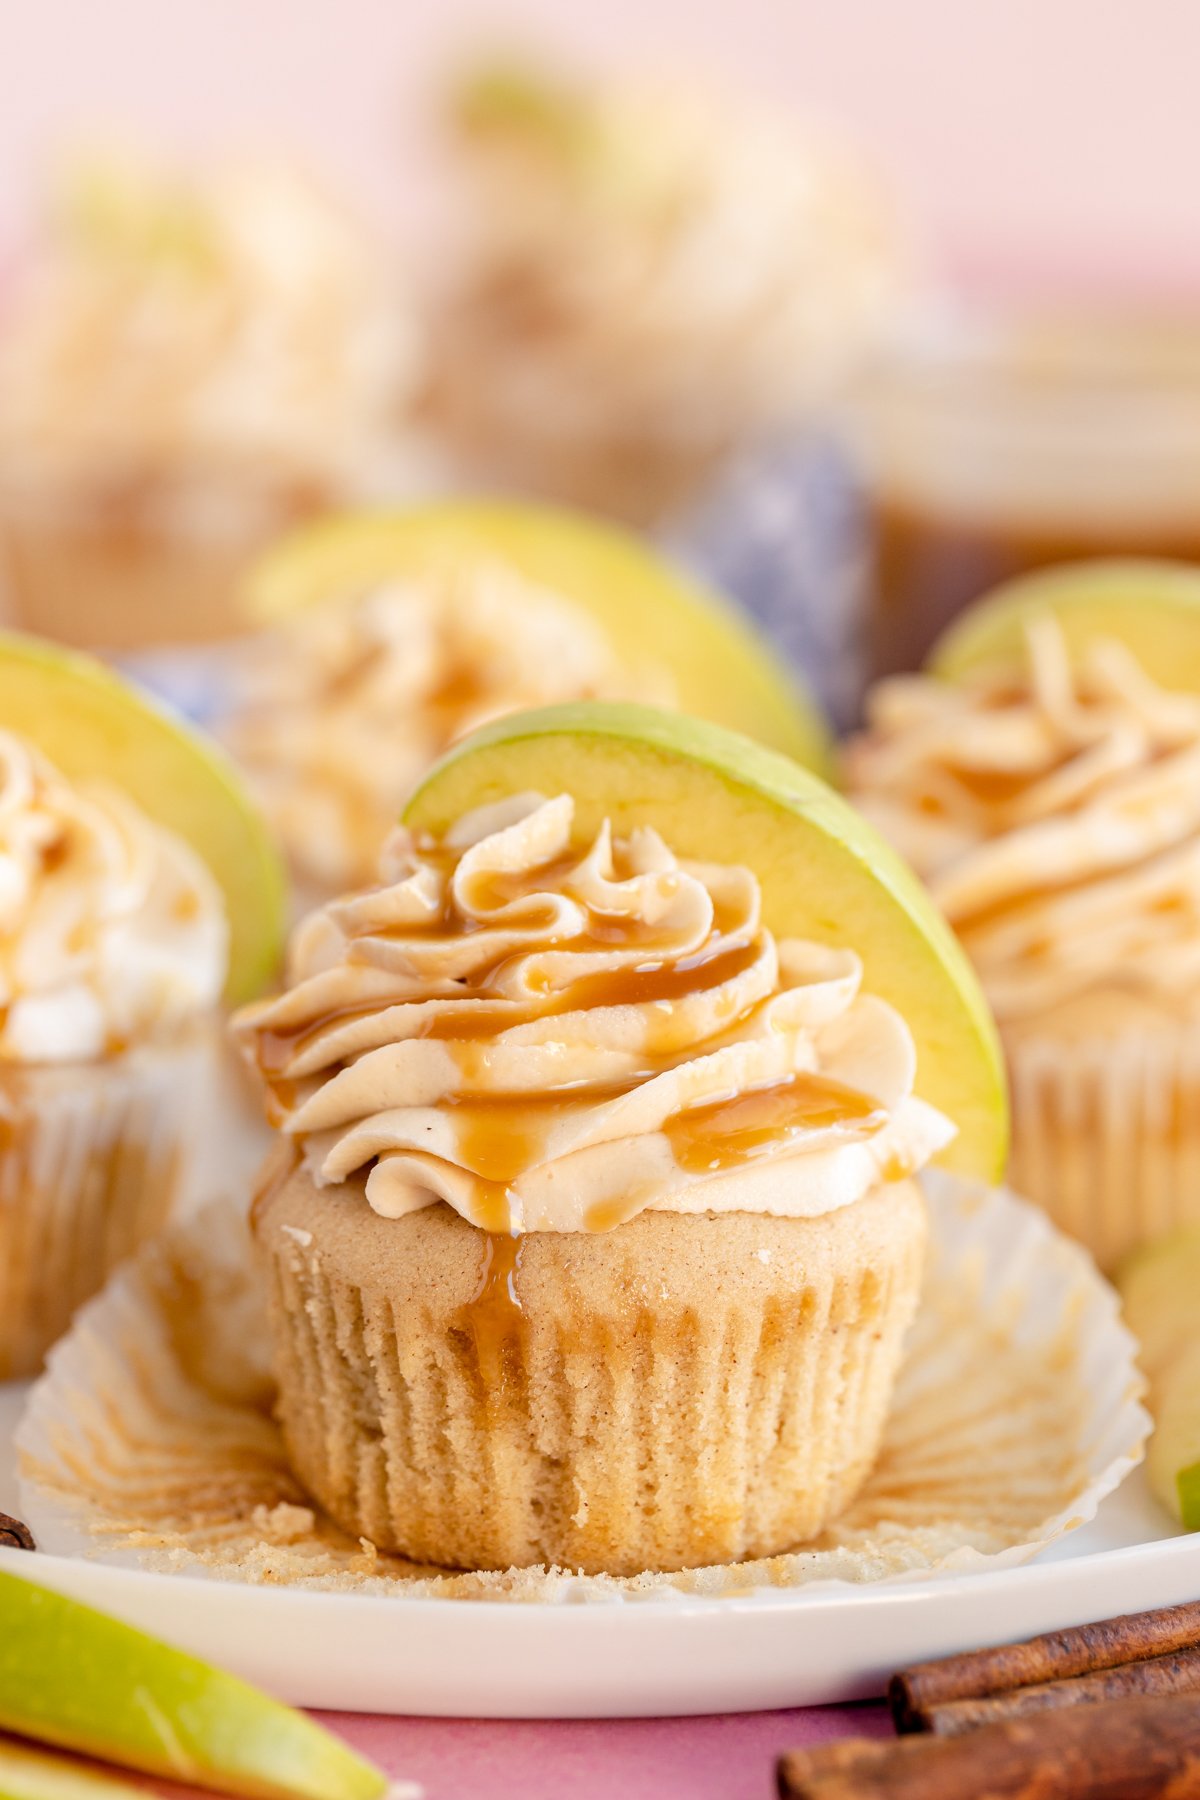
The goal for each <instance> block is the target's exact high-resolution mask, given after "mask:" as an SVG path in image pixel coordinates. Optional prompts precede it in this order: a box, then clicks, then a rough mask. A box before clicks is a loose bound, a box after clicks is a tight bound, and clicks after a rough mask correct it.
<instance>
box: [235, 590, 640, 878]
mask: <svg viewBox="0 0 1200 1800" xmlns="http://www.w3.org/2000/svg"><path fill="white" fill-rule="evenodd" d="M236 687H237V692H236V696H235V700H234V705H233V707H232V709H231V711H230V713H229V714H228V716H227V718H226V719H225V721H224V722H223V724H222V726H221V727H220V732H221V735H222V736H223V738H224V739H225V742H226V743H227V745H228V746H229V748H230V750H231V751H232V752H233V754H234V756H235V758H236V759H237V761H238V762H239V763H240V765H241V767H242V768H243V770H244V771H245V773H246V775H247V776H248V778H249V780H250V782H251V784H252V786H253V788H254V790H255V792H256V794H257V797H258V799H259V801H260V804H261V805H262V807H263V810H264V812H265V813H266V816H267V818H268V819H269V821H270V823H271V824H272V826H273V828H274V830H275V833H276V836H277V838H278V840H279V842H280V843H281V844H282V846H283V848H284V850H285V851H286V853H287V856H288V859H289V861H290V862H291V864H292V867H293V869H294V870H295V872H296V874H297V876H298V878H299V879H300V880H301V881H302V882H303V883H304V884H305V886H306V887H307V888H309V889H310V890H311V891H312V892H314V893H319V894H324V895H327V894H332V893H340V892H344V891H345V890H347V889H349V888H352V887H357V886H362V885H365V884H367V883H369V882H371V881H372V880H374V879H375V877H376V873H377V866H378V858H379V846H380V844H381V843H382V842H383V840H384V838H385V837H386V835H387V832H388V830H389V828H390V826H391V824H392V822H393V821H394V819H395V818H396V816H397V814H398V813H399V811H400V809H401V806H402V804H403V802H404V800H405V798H406V797H407V795H408V792H409V790H410V789H411V787H412V785H413V783H414V781H415V780H416V779H417V778H418V777H419V776H420V775H422V774H423V773H424V772H425V771H426V770H427V769H428V768H429V767H430V766H431V765H432V764H433V763H434V762H435V761H436V760H437V758H438V757H439V756H440V755H441V754H442V753H443V752H444V751H445V750H446V749H448V748H449V747H450V745H451V744H452V743H454V742H456V741H457V740H458V739H459V738H461V737H462V736H463V735H464V734H466V733H467V732H469V731H472V730H474V728H475V727H476V726H478V725H481V724H483V723H485V722H486V721H487V720H489V719H492V718H494V717H497V716H498V715H500V714H503V713H510V712H515V711H518V710H520V709H523V708H526V707H533V706H541V705H544V704H546V703H548V702H551V701H562V700H581V699H593V698H613V699H616V698H620V699H626V700H643V701H652V702H656V703H659V704H663V705H670V704H673V703H674V702H675V700H676V693H675V684H674V682H673V680H672V678H671V675H670V673H669V671H668V670H667V669H666V668H659V667H657V666H654V667H651V666H649V665H647V666H645V667H642V668H632V667H629V666H626V663H625V662H624V661H623V659H621V658H620V657H619V656H618V654H617V651H616V649H615V646H614V645H613V643H612V642H611V641H610V640H609V638H608V636H607V635H606V633H605V632H604V631H603V630H602V628H601V626H600V625H599V623H598V622H597V621H596V620H594V619H593V618H592V617H591V616H590V615H589V614H588V613H587V612H585V611H584V610H583V608H582V607H580V606H578V605H576V604H575V603H574V602H573V601H572V600H571V599H570V598H569V597H567V596H564V595H561V594H559V593H558V592H556V591H553V590H552V589H550V588H549V587H546V586H544V585H542V584H540V583H536V582H534V581H531V580H529V579H527V578H526V577H525V576H523V575H522V574H521V573H520V572H519V571H518V570H517V569H515V568H514V567H512V566H511V565H510V564H508V563H506V562H504V561H503V560H502V559H500V558H499V557H492V558H488V557H474V558H471V559H469V560H464V559H462V558H456V557H450V556H447V557H446V558H445V559H443V560H442V561H440V562H437V561H435V562H432V563H431V564H430V565H429V566H428V567H427V568H426V569H425V570H423V571H422V572H421V573H420V574H415V573H414V574H412V575H409V576H406V577H404V578H396V579H392V580H388V581H384V582H378V583H373V584H370V585H368V586H367V587H366V588H365V589H364V590H363V591H361V592H359V593H353V594H350V595H348V596H346V597H344V598H332V599H330V600H328V601H326V602H325V603H324V604H322V605H319V606H316V607H314V608H312V609H311V610H310V611H307V612H304V613H301V614H299V615H298V616H296V617H295V618H293V619H291V620H289V621H288V622H286V623H285V624H284V625H281V626H280V627H278V628H277V629H275V630H273V631H271V632H269V633H266V634H264V635H263V636H262V638H260V639H259V640H257V642H255V643H253V644H252V645H250V646H249V648H248V649H247V651H246V652H245V654H244V656H243V661H242V666H241V669H240V673H239V675H238V677H237V682H236Z"/></svg>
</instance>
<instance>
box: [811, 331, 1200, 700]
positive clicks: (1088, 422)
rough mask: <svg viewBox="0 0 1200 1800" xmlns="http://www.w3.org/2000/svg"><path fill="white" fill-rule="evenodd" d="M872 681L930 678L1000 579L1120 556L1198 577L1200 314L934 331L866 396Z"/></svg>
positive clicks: (868, 379)
mask: <svg viewBox="0 0 1200 1800" xmlns="http://www.w3.org/2000/svg"><path fill="white" fill-rule="evenodd" d="M847 434H848V438H849V441H850V444H851V447H852V451H853V455H854V457H855V460H856V462H857V464H858V467H859V470H860V473H861V475H862V479H863V482H864V488H865V494H866V501H867V506H866V512H867V524H868V528H869V544H870V559H869V568H870V574H869V586H870V593H869V596H868V598H867V603H866V605H865V607H864V613H865V619H866V640H867V641H866V645H865V650H866V657H865V662H866V670H865V672H866V674H867V675H869V676H870V677H872V678H873V677H876V676H879V675H883V674H890V673H893V672H895V671H896V670H901V669H913V668H916V667H918V666H919V665H920V663H921V662H922V660H923V659H924V657H925V654H926V652H927V651H928V649H929V647H930V645H931V644H932V643H933V640H934V639H935V638H936V637H937V635H938V634H939V632H940V631H941V630H942V629H943V627H944V626H945V625H946V624H948V623H949V621H950V620H951V619H952V618H953V617H954V615H955V614H956V613H958V612H959V611H960V610H961V609H962V608H963V607H964V606H966V605H968V604H969V603H970V602H971V601H972V600H974V599H976V598H977V597H978V596H979V595H980V594H982V593H984V592H986V591H987V590H988V589H989V588H991V587H993V586H995V584H996V583H997V582H999V581H1003V580H1006V579H1007V578H1008V577H1010V576H1013V575H1018V574H1021V573H1024V572H1025V571H1027V570H1029V569H1035V568H1040V567H1044V566H1046V565H1048V564H1051V563H1056V562H1069V561H1075V560H1077V559H1079V558H1084V557H1094V556H1110V555H1118V554H1119V555H1139V556H1167V557H1176V558H1182V559H1184V560H1186V561H1194V562H1200V304H1198V305H1197V307H1196V310H1195V313H1194V315H1192V316H1190V317H1189V316H1187V315H1185V314H1182V313H1175V314H1172V315H1170V316H1146V315H1144V314H1139V315H1136V316H1134V315H1129V314H1114V315H1111V316H1096V315H1080V314H1077V313H1075V314H1072V313H1065V312H1055V313H1049V312H1039V313H1028V314H1024V315H1010V316H1007V317H1004V318H992V319H980V318H970V317H963V316H947V317H942V318H939V319H927V320H925V321H924V322H923V323H922V325H921V326H920V327H919V328H916V329H913V330H911V331H910V332H909V333H908V334H907V335H906V336H905V337H904V338H903V340H901V341H899V342H897V343H895V344H893V346H892V347H891V349H890V350H889V352H888V354H887V356H886V357H884V358H881V359H880V360H879V361H878V362H877V363H876V365H875V367H874V368H873V369H872V370H871V371H870V372H869V374H868V375H867V376H865V377H864V379H863V380H862V381H861V382H860V383H859V385H858V388H857V391H856V392H855V394H854V395H853V396H852V397H851V400H850V402H849V405H848V408H847Z"/></svg>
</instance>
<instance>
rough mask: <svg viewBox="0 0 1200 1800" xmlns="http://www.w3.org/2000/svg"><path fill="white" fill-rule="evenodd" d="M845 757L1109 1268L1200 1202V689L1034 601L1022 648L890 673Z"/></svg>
mask: <svg viewBox="0 0 1200 1800" xmlns="http://www.w3.org/2000/svg"><path fill="white" fill-rule="evenodd" d="M1144 630H1145V633H1146V637H1147V641H1149V638H1150V637H1151V636H1152V635H1153V632H1154V621H1153V616H1152V613H1148V614H1147V615H1146V619H1145V622H1144ZM845 772H846V777H847V782H848V786H849V789H850V792H851V794H852V796H853V798H854V799H855V800H856V802H857V803H858V805H859V806H860V807H861V808H862V810H863V811H864V812H865V813H866V814H867V815H868V816H869V817H870V818H871V819H872V820H873V821H874V822H875V824H876V825H878V826H879V828H880V829H881V831H882V832H883V833H884V835H885V836H887V837H889V838H890V839H891V840H892V842H893V843H894V844H895V845H896V847H897V848H898V849H899V850H900V851H901V852H902V853H903V854H904V855H905V856H906V857H907V858H908V860H909V861H910V862H911V863H912V864H913V865H914V867H915V868H916V869H917V870H918V871H919V872H920V873H921V874H922V875H923V876H924V878H925V879H926V881H927V883H928V886H929V889H930V891H931V893H932V895H933V897H934V899H935V900H936V901H937V902H938V903H939V905H940V906H941V907H942V909H943V911H944V912H945V914H946V916H947V918H948V919H949V921H950V923H951V924H952V925H953V926H954V928H955V930H956V931H957V933H958V935H959V937H960V939H961V941H962V943H963V945H964V947H965V948H966V950H967V952H968V954H969V955H970V957H971V960H972V962H973V963H974V965H975V968H976V970H977V972H978V974H979V976H980V978H981V981H982V983H983V987H984V990H985V992H986V993H987V996H988V998H989V1000H990V1002H991V1005H992V1007H993V1010H994V1012H995V1015H996V1018H997V1021H998V1023H999V1026H1000V1030H1001V1035H1002V1038H1003V1040H1004V1045H1005V1049H1006V1052H1007V1056H1008V1062H1009V1071H1010V1081H1011V1090H1012V1101H1013V1110H1014V1143H1013V1159H1012V1164H1011V1168H1010V1179H1011V1181H1012V1183H1013V1185H1014V1186H1015V1187H1016V1188H1017V1189H1018V1190H1019V1191H1021V1192H1023V1193H1026V1194H1029V1195H1030V1196H1031V1197H1032V1198H1034V1199H1036V1200H1038V1201H1040V1202H1041V1203H1042V1204H1043V1205H1044V1206H1045V1207H1046V1208H1047V1209H1048V1210H1049V1211H1050V1212H1051V1213H1052V1215H1053V1216H1054V1217H1055V1219H1056V1220H1057V1221H1058V1222H1059V1223H1060V1224H1062V1225H1063V1226H1064V1227H1065V1228H1066V1229H1067V1230H1069V1231H1071V1232H1073V1233H1074V1234H1075V1235H1076V1236H1077V1237H1079V1238H1081V1239H1082V1240H1083V1241H1084V1242H1085V1243H1086V1244H1087V1245H1088V1246H1089V1248H1090V1249H1092V1251H1093V1252H1094V1253H1095V1254H1096V1256H1097V1257H1098V1259H1099V1260H1100V1261H1101V1263H1102V1264H1103V1265H1105V1266H1112V1265H1113V1264H1114V1263H1115V1262H1116V1261H1117V1260H1118V1258H1119V1257H1120V1256H1122V1255H1123V1254H1124V1253H1125V1252H1126V1251H1127V1250H1128V1249H1130V1248H1131V1247H1132V1246H1133V1245H1134V1244H1136V1243H1138V1242H1139V1241H1141V1240H1142V1239H1144V1238H1149V1237H1154V1236H1157V1235H1159V1234H1160V1233H1161V1232H1163V1231H1165V1230H1167V1229H1168V1228H1170V1227H1172V1226H1174V1225H1178V1224H1181V1223H1184V1222H1185V1221H1192V1222H1195V1221H1197V1220H1200V698H1197V696H1196V695H1195V694H1194V693H1186V692H1177V691H1169V690H1168V689H1167V688H1165V687H1163V686H1160V685H1159V682H1158V680H1157V679H1155V678H1154V676H1152V675H1151V674H1150V673H1149V672H1148V670H1147V668H1146V667H1145V666H1144V664H1143V662H1142V661H1141V660H1139V657H1138V655H1137V653H1136V652H1135V650H1134V649H1133V648H1132V647H1131V645H1130V643H1129V642H1127V641H1121V640H1120V639H1119V638H1118V637H1117V636H1115V635H1113V636H1109V635H1106V634H1105V632H1104V630H1103V629H1102V628H1098V629H1097V630H1096V631H1095V632H1094V633H1093V634H1086V633H1080V632H1078V631H1076V632H1074V633H1073V634H1072V641H1071V642H1069V641H1068V636H1067V632H1066V630H1065V628H1064V624H1063V622H1062V620H1060V619H1057V618H1056V617H1055V616H1054V615H1053V613H1052V612H1051V611H1050V610H1048V609H1047V610H1043V611H1041V612H1040V613H1037V612H1031V617H1030V619H1029V621H1028V623H1027V624H1026V625H1025V626H1024V629H1023V634H1022V643H1021V647H1020V649H1019V653H1018V655H1017V656H1016V658H1015V660H1014V659H1011V658H1010V659H1007V660H1005V661H1003V662H1002V663H1001V664H1000V665H999V666H996V667H993V668H982V669H980V670H979V671H978V672H976V673H973V674H966V675H964V676H963V677H962V678H961V679H960V680H957V681H955V682H954V683H953V684H951V683H950V682H949V681H947V680H944V679H941V678H936V677H934V676H932V675H917V676H900V677H895V678H892V679H890V680H888V681H884V682H881V683H880V684H879V685H878V686H877V687H876V688H875V689H874V691H873V692H872V694H871V695H870V696H869V700H868V723H867V729H866V731H865V732H864V733H863V734H862V735H861V736H860V737H859V738H857V739H856V740H855V741H853V742H852V743H851V744H850V746H849V748H848V751H847V753H846V758H845Z"/></svg>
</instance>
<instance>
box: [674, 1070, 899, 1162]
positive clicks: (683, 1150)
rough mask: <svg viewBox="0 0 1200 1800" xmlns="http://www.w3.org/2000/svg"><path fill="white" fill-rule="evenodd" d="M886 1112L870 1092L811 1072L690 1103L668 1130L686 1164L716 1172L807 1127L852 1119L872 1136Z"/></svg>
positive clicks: (863, 1132)
mask: <svg viewBox="0 0 1200 1800" xmlns="http://www.w3.org/2000/svg"><path fill="white" fill-rule="evenodd" d="M883 1118H884V1114H883V1112H882V1110H881V1109H880V1108H879V1107H877V1106H876V1104H875V1102H874V1101H873V1100H871V1099H869V1098H868V1097H867V1096H866V1095H865V1094H860V1093H857V1092H856V1091H855V1090H854V1089H853V1088H848V1087H844V1086H843V1085H842V1083H841V1082H839V1081H830V1080H829V1079H828V1078H827V1077H826V1076H824V1075H813V1074H809V1073H807V1072H805V1073H802V1074H798V1075H789V1076H788V1077H787V1078H786V1079H785V1080H783V1081H779V1082H775V1083H773V1084H772V1086H770V1087H762V1088H753V1089H751V1090H750V1091H749V1092H748V1093H745V1094H737V1095H735V1096H734V1098H733V1099H731V1100H717V1101H714V1102H713V1103H712V1104H711V1105H709V1106H694V1107H690V1108H689V1109H688V1111H686V1112H681V1113H676V1115H675V1117H674V1118H673V1119H668V1120H667V1123H666V1125H665V1126H664V1127H663V1130H664V1132H665V1134H666V1136H667V1138H668V1140H669V1141H670V1145H671V1149H672V1151H673V1152H674V1156H675V1160H676V1162H677V1163H678V1164H679V1166H680V1168H681V1169H686V1170H687V1172H688V1173H689V1174H690V1175H713V1174H716V1173H718V1172H719V1171H721V1170H724V1169H736V1168H741V1167H742V1166H743V1165H744V1164H746V1163H750V1162H753V1161H754V1159H755V1158H756V1157H758V1156H761V1155H763V1153H764V1152H765V1151H767V1150H769V1149H771V1148H772V1146H773V1145H775V1144H778V1143H780V1142H783V1143H786V1142H787V1141H788V1140H789V1139H790V1138H793V1137H798V1136H799V1135H800V1133H801V1132H804V1131H822V1130H828V1129H829V1128H830V1127H832V1126H838V1125H846V1126H849V1127H850V1128H851V1129H852V1130H853V1131H854V1132H855V1133H856V1135H860V1136H863V1137H866V1136H868V1135H869V1134H870V1132H872V1131H874V1130H875V1129H877V1127H878V1126H879V1125H880V1124H882V1122H883Z"/></svg>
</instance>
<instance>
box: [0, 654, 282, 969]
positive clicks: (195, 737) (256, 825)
mask: <svg viewBox="0 0 1200 1800" xmlns="http://www.w3.org/2000/svg"><path fill="white" fill-rule="evenodd" d="M0 728H3V729H5V730H9V731H14V732H16V733H17V734H18V735H19V736H21V737H24V738H26V739H28V740H29V742H30V743H32V744H35V745H36V746H37V748H38V749H39V750H41V751H42V753H43V754H44V755H45V756H47V757H49V759H50V761H51V762H52V763H54V764H55V766H56V767H57V768H58V769H60V770H61V771H62V773H63V774H64V775H66V776H67V777H68V778H73V779H76V780H79V779H84V778H86V779H89V780H103V781H108V782H111V783H112V785H113V786H114V787H118V788H121V789H122V790H123V792H125V793H126V794H128V795H129V797H130V799H131V800H135V801H136V802H137V804H138V805H139V806H140V807H141V808H142V810H143V811H144V812H146V813H148V814H149V815H150V817H151V818H152V819H156V820H157V821H158V822H159V824H160V825H167V826H169V827H170V828H171V829H172V830H173V831H176V832H178V833H179V835H180V837H182V838H186V839H187V841H188V843H190V844H191V846H192V848H193V849H194V850H196V851H197V852H198V854H199V855H200V856H201V857H203V859H204V861H205V862H206V863H207V864H208V866H209V868H210V869H211V871H212V873H213V875H214V877H215V878H216V880H217V882H218V884H219V886H220V887H221V890H222V892H223V893H224V896H225V906H226V911H227V913H228V917H229V930H230V956H229V979H228V982H227V994H228V998H229V1000H230V1002H231V1003H232V1004H236V1003H238V1002H240V1001H242V1000H247V999H251V998H252V997H253V996H254V995H255V994H256V993H258V991H259V990H260V989H261V988H262V987H263V986H264V984H265V983H266V981H267V980H268V979H269V978H270V976H271V975H272V973H273V972H274V969H275V965H276V963H277V961H278V958H279V953H280V946H281V942H282V935H283V925H284V894H285V878H284V874H283V869H282V865H281V863H280V861H279V857H278V855H277V853H276V851H275V850H274V848H273V847H272V844H271V839H270V836H269V835H268V832H267V828H266V825H265V823H264V822H263V820H262V818H261V817H260V815H259V812H258V809H257V807H256V806H255V804H254V802H253V800H252V799H251V798H250V795H249V792H248V790H247V788H246V786H245V783H244V782H243V780H242V777H241V775H240V774H239V773H238V770H237V769H236V767H235V766H234V764H233V762H232V761H231V760H230V758H229V757H227V756H226V755H225V753H224V751H222V750H221V749H220V748H219V747H218V746H217V745H216V744H214V743H212V742H210V740H209V739H208V738H206V737H204V736H203V735H202V734H201V733H200V732H198V731H195V730H194V729H193V728H192V727H191V726H189V725H187V724H185V722H184V721H183V720H182V719H180V718H177V717H176V716H175V715H174V714H172V713H170V712H168V711H167V710H166V709H165V708H163V707H161V706H159V705H158V704H157V702H155V701H153V700H151V699H150V698H149V697H148V696H147V695H145V694H143V693H141V692H140V691H139V690H138V689H137V688H135V687H133V686H132V685H131V684H130V683H129V682H127V681H122V680H121V679H120V677H119V676H117V675H114V674H113V673H112V671H111V670H109V669H106V668H105V667H104V665H103V664H102V663H99V662H96V661H95V660H94V659H93V658H92V657H90V656H81V655H79V654H77V653H76V652H73V651H70V650H64V649H62V648H60V646H59V645H57V644H48V643H45V642H43V641H42V639H40V638H35V637H24V636H21V635H19V634H17V633H8V632H4V633H0Z"/></svg>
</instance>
